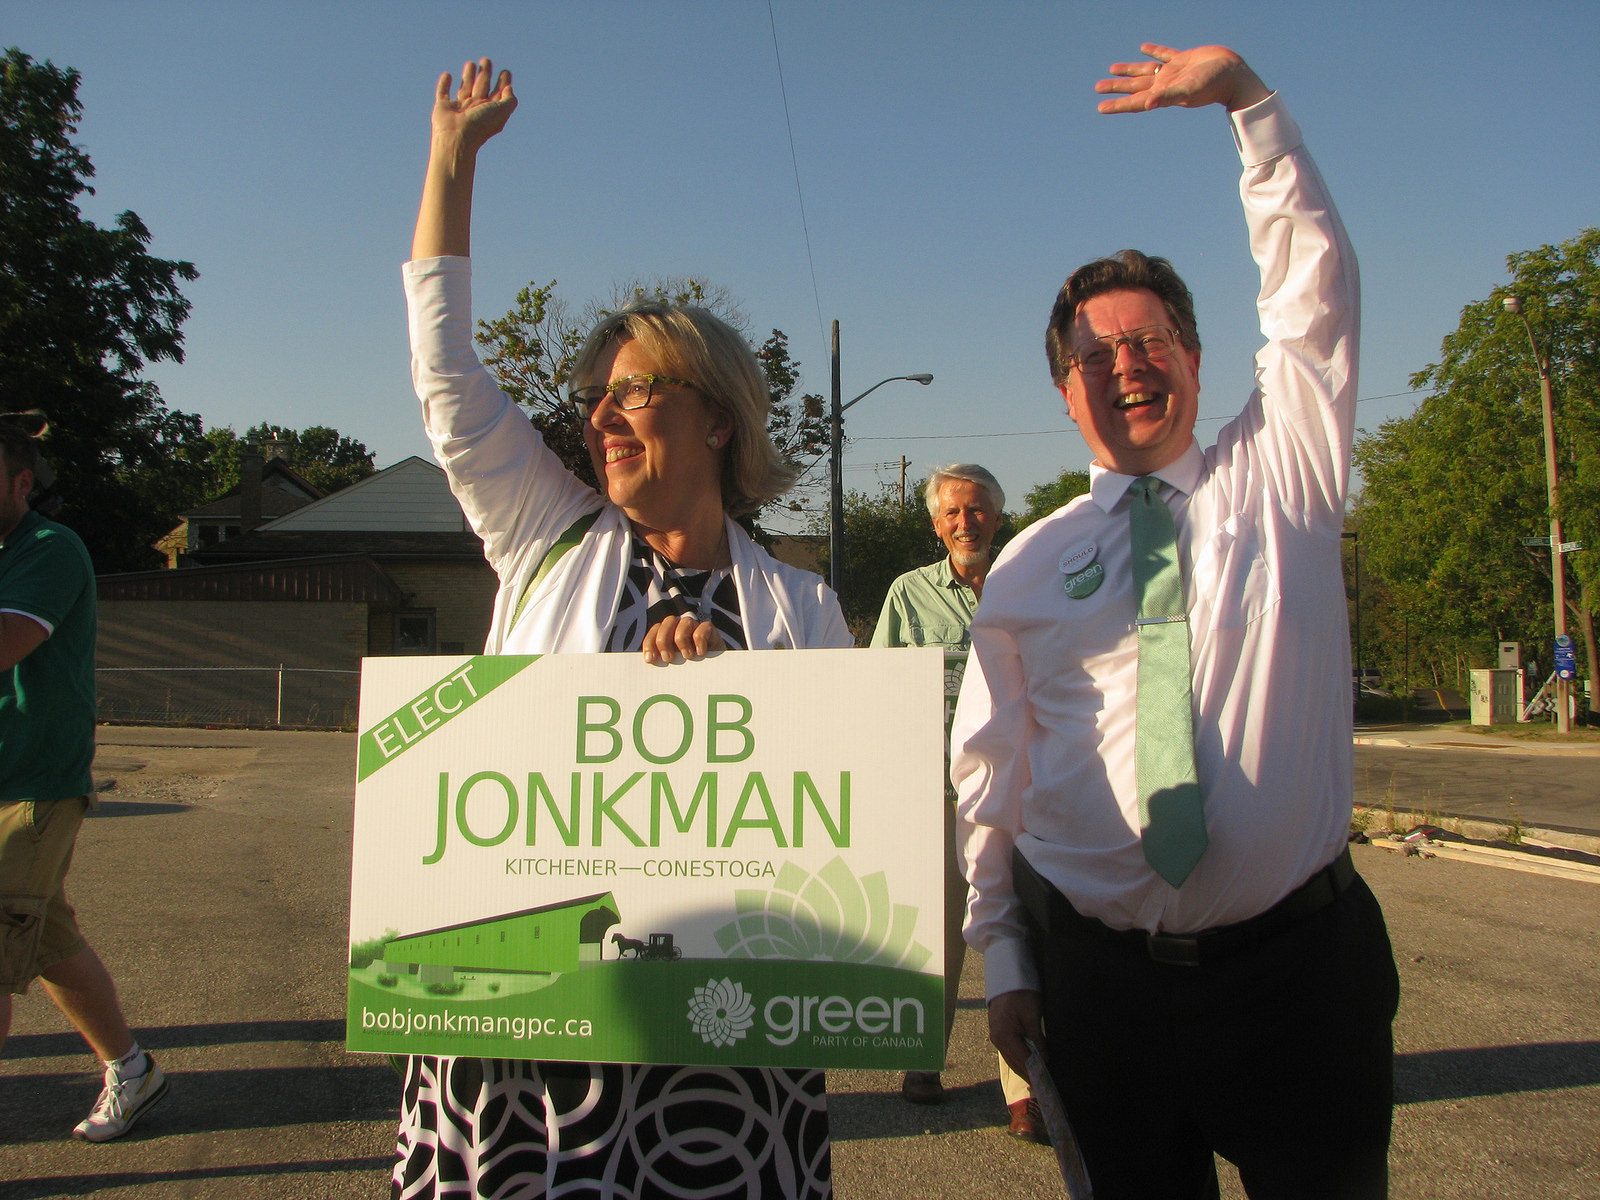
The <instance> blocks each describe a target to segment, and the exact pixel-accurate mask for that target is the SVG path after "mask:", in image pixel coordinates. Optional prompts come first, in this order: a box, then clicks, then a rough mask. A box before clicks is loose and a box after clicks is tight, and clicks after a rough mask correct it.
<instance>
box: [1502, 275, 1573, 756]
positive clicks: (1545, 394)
mask: <svg viewBox="0 0 1600 1200" xmlns="http://www.w3.org/2000/svg"><path fill="white" fill-rule="evenodd" d="M1501 304H1502V305H1503V306H1504V307H1505V310H1506V311H1507V312H1508V313H1512V314H1513V315H1515V316H1518V317H1521V318H1522V324H1523V328H1525V329H1526V330H1527V331H1528V345H1529V346H1530V347H1532V348H1533V365H1534V366H1535V367H1536V368H1537V369H1538V371H1539V403H1540V407H1541V408H1542V409H1543V416H1544V480H1545V492H1546V494H1547V497H1548V499H1549V503H1550V585H1551V593H1552V598H1553V600H1554V603H1555V618H1556V619H1555V627H1556V646H1557V647H1560V646H1568V647H1570V646H1571V645H1572V642H1571V639H1569V638H1568V637H1567V569H1566V563H1565V561H1564V553H1563V550H1562V541H1561V518H1560V517H1558V516H1557V515H1556V418H1555V401H1554V400H1553V398H1552V397H1551V395H1550V358H1549V356H1548V355H1547V354H1541V353H1540V352H1539V343H1538V342H1537V341H1536V340H1535V339H1534V336H1533V325H1532V323H1531V322H1530V321H1529V320H1528V318H1527V316H1526V315H1525V314H1524V313H1523V311H1522V299H1521V297H1518V296H1507V297H1506V298H1505V299H1504V300H1502V301H1501ZM1552 657H1553V656H1552ZM1571 695H1572V684H1571V681H1570V680H1568V679H1566V678H1565V677H1564V676H1562V675H1561V673H1560V671H1559V670H1558V671H1557V672H1556V732H1557V733H1570V732H1572V701H1571Z"/></svg>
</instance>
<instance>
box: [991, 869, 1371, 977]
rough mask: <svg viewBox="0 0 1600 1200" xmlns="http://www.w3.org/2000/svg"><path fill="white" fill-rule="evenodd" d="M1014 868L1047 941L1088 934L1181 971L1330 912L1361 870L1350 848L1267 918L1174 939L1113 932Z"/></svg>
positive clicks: (1021, 895)
mask: <svg viewBox="0 0 1600 1200" xmlns="http://www.w3.org/2000/svg"><path fill="white" fill-rule="evenodd" d="M1011 868H1012V879H1013V883H1014V886H1015V888H1016V893H1017V899H1018V900H1020V901H1021V902H1022V905H1023V907H1024V908H1026V909H1027V910H1028V915H1029V916H1030V917H1032V918H1033V920H1034V922H1035V923H1036V924H1037V925H1038V926H1039V929H1040V931H1041V932H1042V933H1043V934H1044V935H1045V937H1047V938H1048V937H1051V936H1055V935H1060V934H1062V933H1065V932H1066V931H1068V930H1069V929H1070V930H1084V931H1087V932H1090V933H1093V934H1094V935H1096V936H1098V937H1101V938H1104V939H1105V940H1107V941H1110V942H1114V943H1117V944H1119V945H1122V946H1126V947H1128V948H1129V949H1131V950H1138V951H1140V952H1142V953H1144V954H1147V955H1149V957H1150V958H1152V959H1153V960H1155V961H1156V962H1158V963H1167V964H1169V965H1172V966H1179V967H1198V966H1203V965H1204V964H1206V963H1211V962H1216V961H1217V960H1218V959H1220V958H1227V957H1228V956H1229V955H1231V954H1237V953H1239V952H1240V951H1241V950H1247V949H1249V948H1250V947H1251V946H1255V945H1257V944H1259V943H1261V942H1263V941H1265V940H1266V939H1267V938H1270V937H1274V936H1276V935H1277V934H1280V933H1282V932H1284V931H1285V930H1287V929H1289V928H1291V927H1293V926H1295V925H1298V924H1299V923H1300V922H1301V921H1304V920H1305V919H1306V918H1307V917H1309V916H1311V915H1312V914H1313V913H1315V912H1319V911H1320V910H1322V909H1324V908H1327V907H1328V905H1330V904H1332V903H1333V902H1334V901H1335V900H1337V899H1338V898H1339V897H1340V896H1342V895H1344V893H1345V892H1346V891H1348V890H1349V888H1350V885H1351V884H1352V883H1354V882H1355V880H1356V868H1355V864H1354V863H1352V862H1351V861H1350V849H1349V847H1346V848H1345V849H1344V850H1343V851H1342V852H1341V853H1340V855H1339V857H1338V858H1336V859H1334V860H1333V862H1331V863H1329V864H1328V865H1327V866H1326V867H1324V868H1322V870H1320V871H1318V872H1317V873H1316V874H1315V875H1313V876H1312V877H1311V878H1310V879H1308V880H1306V881H1305V882H1304V883H1303V884H1301V885H1300V886H1299V887H1297V888H1296V889H1295V890H1294V891H1292V892H1290V893H1289V894H1288V895H1287V896H1285V897H1284V898H1283V899H1282V900H1280V901H1278V902H1277V903H1276V904H1274V905H1273V906H1272V907H1271V908H1269V909H1267V911H1266V912H1264V913H1261V914H1259V915H1257V916H1254V917H1251V918H1250V919H1249V920H1246V921H1239V922H1237V923H1236V924H1233V925H1219V926H1217V927H1216V928H1215V929H1202V930H1200V931H1199V932H1198V933H1185V934H1171V933H1146V932H1145V931H1144V930H1142V929H1113V928H1111V926H1109V925H1107V924H1105V923H1104V922H1103V921H1098V920H1096V919H1095V918H1094V917H1086V916H1084V915H1083V914H1082V913H1080V912H1079V911H1078V910H1077V909H1075V908H1073V907H1072V905H1071V904H1070V903H1069V902H1068V900H1067V898H1066V897H1065V896H1063V895H1062V894H1061V893H1060V892H1059V891H1057V890H1056V888H1055V886H1054V885H1053V884H1052V883H1050V881H1049V880H1047V879H1046V878H1045V877H1044V876H1043V875H1040V874H1039V873H1038V872H1037V871H1035V870H1034V869H1033V865H1032V864H1031V863H1029V862H1028V860H1027V859H1026V858H1024V857H1023V855H1022V852H1021V851H1020V850H1017V849H1015V848H1013V849H1012V852H1011Z"/></svg>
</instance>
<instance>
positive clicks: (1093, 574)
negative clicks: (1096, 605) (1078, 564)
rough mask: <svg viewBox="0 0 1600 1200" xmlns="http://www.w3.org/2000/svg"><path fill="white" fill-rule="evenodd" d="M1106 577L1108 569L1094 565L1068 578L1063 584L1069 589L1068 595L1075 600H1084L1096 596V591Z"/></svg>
mask: <svg viewBox="0 0 1600 1200" xmlns="http://www.w3.org/2000/svg"><path fill="white" fill-rule="evenodd" d="M1105 577H1106V569H1105V568H1104V567H1103V566H1101V565H1100V564H1099V563H1092V564H1090V565H1089V566H1088V567H1086V568H1084V569H1083V570H1082V571H1079V572H1078V573H1077V574H1076V575H1069V576H1067V579H1066V582H1065V583H1064V584H1062V586H1063V587H1065V588H1066V589H1067V595H1069V596H1071V597H1072V598H1073V599H1074V600H1082V599H1083V598H1084V597H1085V596H1092V595H1094V591H1095V589H1096V588H1098V587H1099V586H1100V584H1101V582H1102V581H1103V580H1104V579H1105Z"/></svg>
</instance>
